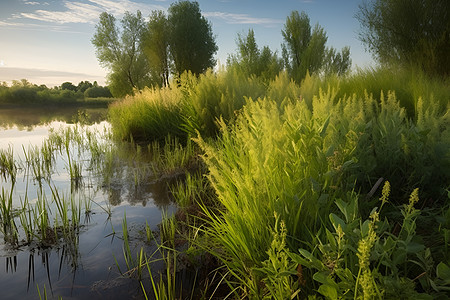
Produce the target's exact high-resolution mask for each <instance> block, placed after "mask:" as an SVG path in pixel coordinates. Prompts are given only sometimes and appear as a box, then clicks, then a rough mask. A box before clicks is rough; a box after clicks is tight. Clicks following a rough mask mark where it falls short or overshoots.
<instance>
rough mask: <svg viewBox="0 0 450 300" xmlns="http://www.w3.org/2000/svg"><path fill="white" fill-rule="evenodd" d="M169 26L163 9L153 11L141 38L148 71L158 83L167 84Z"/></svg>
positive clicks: (168, 71) (168, 72)
mask: <svg viewBox="0 0 450 300" xmlns="http://www.w3.org/2000/svg"><path fill="white" fill-rule="evenodd" d="M169 36H170V32H169V27H168V21H167V18H166V15H165V14H164V12H163V11H153V12H152V14H151V15H150V20H149V21H148V24H147V29H146V32H145V35H144V38H143V41H142V43H143V49H144V53H145V55H146V56H147V60H148V62H149V67H150V72H152V73H154V77H155V78H158V80H157V81H158V84H159V85H160V86H161V85H162V86H169V76H170V58H169Z"/></svg>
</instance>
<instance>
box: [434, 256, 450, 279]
mask: <svg viewBox="0 0 450 300" xmlns="http://www.w3.org/2000/svg"><path fill="white" fill-rule="evenodd" d="M436 275H437V276H438V277H439V278H441V279H443V280H444V282H445V285H447V284H450V267H449V266H447V265H446V264H445V263H443V262H442V261H441V262H440V263H439V264H438V265H437V267H436Z"/></svg>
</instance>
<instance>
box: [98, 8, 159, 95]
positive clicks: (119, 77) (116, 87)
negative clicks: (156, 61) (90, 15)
mask: <svg viewBox="0 0 450 300" xmlns="http://www.w3.org/2000/svg"><path fill="white" fill-rule="evenodd" d="M121 25H122V26H121V28H119V27H117V24H116V18H115V17H114V16H113V15H111V14H108V13H106V12H103V13H101V14H100V21H99V23H98V24H97V25H96V32H95V34H94V37H93V38H92V43H93V44H94V46H95V47H96V49H97V52H96V53H97V58H98V60H99V61H100V64H101V65H102V66H104V67H106V68H107V69H109V71H110V72H109V74H108V82H109V87H110V89H111V92H112V93H113V95H114V96H115V97H121V96H125V95H126V94H130V93H132V91H133V89H142V88H144V87H145V86H147V85H149V83H150V81H151V80H150V77H149V72H148V63H147V57H146V56H145V55H144V53H143V51H142V47H141V38H142V35H143V32H144V29H145V21H144V18H143V17H142V14H141V12H140V11H137V13H136V15H133V14H131V13H129V12H126V13H125V15H124V17H123V18H122V20H121Z"/></svg>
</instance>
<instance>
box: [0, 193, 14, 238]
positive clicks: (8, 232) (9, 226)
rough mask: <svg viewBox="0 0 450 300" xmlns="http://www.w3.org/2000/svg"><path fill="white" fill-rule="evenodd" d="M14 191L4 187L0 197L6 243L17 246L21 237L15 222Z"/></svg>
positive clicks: (1, 217)
mask: <svg viewBox="0 0 450 300" xmlns="http://www.w3.org/2000/svg"><path fill="white" fill-rule="evenodd" d="M12 203H13V189H11V190H10V191H9V192H8V191H7V190H5V189H4V188H3V187H2V193H1V195H0V222H1V227H0V228H1V232H2V233H3V238H4V240H5V242H7V243H10V244H12V245H17V243H18V241H19V236H18V232H17V226H16V223H15V221H14V219H15V214H16V211H15V210H14V209H13V205H12Z"/></svg>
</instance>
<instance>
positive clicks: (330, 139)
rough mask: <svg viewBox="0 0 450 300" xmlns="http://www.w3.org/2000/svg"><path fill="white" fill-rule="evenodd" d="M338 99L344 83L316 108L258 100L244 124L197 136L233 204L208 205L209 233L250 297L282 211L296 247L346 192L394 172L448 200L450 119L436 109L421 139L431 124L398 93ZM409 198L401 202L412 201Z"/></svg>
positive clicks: (223, 199) (214, 179)
mask: <svg viewBox="0 0 450 300" xmlns="http://www.w3.org/2000/svg"><path fill="white" fill-rule="evenodd" d="M335 97H336V90H334V89H331V88H329V89H328V91H327V92H323V91H320V92H319V94H318V95H316V96H314V97H313V99H312V103H311V105H312V111H311V110H310V109H309V108H308V106H307V104H306V102H305V101H291V102H290V103H289V102H288V103H287V104H286V105H284V107H283V105H281V106H280V105H278V104H277V103H276V102H274V101H271V100H269V99H260V100H258V101H251V100H250V101H249V102H248V103H247V104H246V106H244V108H243V110H242V112H241V114H240V115H239V116H238V117H237V119H236V120H235V122H233V123H232V124H226V123H225V122H224V121H223V120H222V121H221V122H220V125H221V135H220V136H219V137H218V138H217V140H216V141H212V142H206V141H205V140H203V139H202V138H199V139H197V142H198V143H199V145H200V147H201V148H202V149H203V151H204V153H205V156H204V160H205V162H206V164H207V166H208V171H209V175H208V176H209V178H210V181H211V183H212V186H213V187H214V189H215V192H216V194H217V196H218V200H219V201H220V203H221V204H222V205H223V206H224V208H225V210H223V211H220V212H216V211H214V210H211V209H209V208H208V207H204V212H205V213H206V214H207V216H208V217H209V219H210V220H211V221H210V223H209V226H210V227H209V228H208V230H206V232H205V234H206V235H208V236H210V238H211V239H212V240H213V241H214V243H213V245H214V246H212V248H211V251H213V253H214V254H215V255H217V256H218V257H219V258H220V259H221V260H222V262H223V263H224V264H225V265H226V266H227V267H228V269H229V270H230V272H232V273H233V275H234V276H235V277H236V279H238V280H239V281H240V282H241V284H242V286H244V287H245V289H246V291H245V292H246V293H250V294H254V295H261V293H262V291H260V285H259V282H260V280H261V276H262V275H261V272H255V270H259V269H260V268H261V267H262V265H261V262H264V261H266V260H267V259H268V249H270V247H271V243H272V242H273V241H274V240H273V239H274V238H275V237H274V234H273V231H274V229H273V226H274V224H276V222H277V221H276V218H275V215H276V216H279V218H280V220H281V221H282V222H284V223H285V226H286V230H287V236H288V237H287V239H286V243H287V245H288V248H289V249H296V248H298V247H300V246H302V245H305V244H308V243H311V242H312V240H311V237H312V233H314V232H317V231H318V230H319V228H321V223H320V220H325V219H326V216H327V214H328V213H329V211H330V207H331V206H332V204H333V202H334V200H335V199H336V197H344V198H345V197H346V194H345V191H350V190H352V189H354V184H355V182H356V183H357V186H358V187H359V189H361V190H362V191H366V192H368V191H369V190H370V187H371V185H373V183H374V182H375V181H376V179H378V178H379V177H385V178H389V180H392V182H393V185H394V186H396V187H403V188H405V189H410V190H411V189H413V188H414V187H417V186H420V187H423V188H424V189H425V190H426V194H427V195H429V196H430V195H434V196H435V197H437V199H439V197H442V190H440V191H439V190H438V191H436V190H435V188H436V187H444V186H445V184H446V183H448V175H446V173H447V174H448V170H449V169H448V156H446V155H436V154H437V153H436V151H439V149H443V148H445V147H444V145H448V142H449V141H448V140H446V138H445V137H446V134H448V129H445V127H443V125H444V124H445V122H446V120H447V117H446V116H442V115H438V114H435V115H434V117H433V120H432V121H430V122H425V123H426V124H427V125H426V126H429V127H428V128H429V133H431V132H432V133H431V134H429V135H421V134H420V129H419V126H423V124H422V125H420V122H419V121H416V122H415V121H412V120H410V119H408V118H407V117H406V112H405V110H404V109H403V108H401V106H400V104H399V102H398V101H397V100H396V97H395V94H394V93H389V94H388V96H387V97H386V98H385V97H384V96H383V95H382V97H381V99H380V103H379V102H378V101H377V100H375V99H374V98H372V97H370V96H368V95H366V96H365V97H364V98H357V97H356V96H353V97H349V98H341V99H338V100H336V99H335ZM435 122H436V123H439V124H440V125H439V126H436V125H435ZM412 147H414V150H413V151H411V150H412V149H411V148H412ZM441 147H443V148H441ZM447 149H448V147H447ZM447 151H448V150H447ZM443 154H444V153H443ZM443 170H445V171H444V173H442V171H443ZM435 176H436V177H435ZM431 186H433V188H431V189H430V187H431ZM401 193H403V190H401ZM399 195H400V193H399V194H397V195H396V199H397V200H396V201H398V202H402V201H403V202H404V200H400V199H401V198H400V197H399ZM441 199H442V198H441ZM274 213H275V215H274ZM214 249H221V251H215V250H214ZM266 275H267V274H266ZM262 277H264V276H262Z"/></svg>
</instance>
